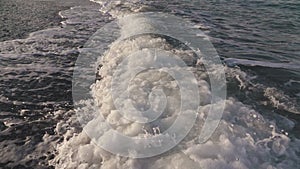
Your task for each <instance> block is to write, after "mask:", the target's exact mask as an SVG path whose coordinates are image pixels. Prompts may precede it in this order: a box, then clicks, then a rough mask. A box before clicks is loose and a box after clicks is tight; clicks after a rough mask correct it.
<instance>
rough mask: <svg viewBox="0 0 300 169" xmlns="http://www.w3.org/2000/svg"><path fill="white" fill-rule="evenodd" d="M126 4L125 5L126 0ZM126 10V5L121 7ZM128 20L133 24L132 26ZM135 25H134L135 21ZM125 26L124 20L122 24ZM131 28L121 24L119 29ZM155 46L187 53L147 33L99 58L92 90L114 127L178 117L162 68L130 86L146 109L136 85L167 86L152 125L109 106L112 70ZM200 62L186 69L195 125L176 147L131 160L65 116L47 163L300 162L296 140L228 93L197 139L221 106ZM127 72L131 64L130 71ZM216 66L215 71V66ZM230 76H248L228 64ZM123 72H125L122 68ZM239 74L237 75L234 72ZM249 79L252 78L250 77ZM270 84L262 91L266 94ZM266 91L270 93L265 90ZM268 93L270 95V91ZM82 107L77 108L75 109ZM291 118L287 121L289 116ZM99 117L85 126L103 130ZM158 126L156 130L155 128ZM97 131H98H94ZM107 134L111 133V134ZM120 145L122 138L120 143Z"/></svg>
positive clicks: (142, 131)
mask: <svg viewBox="0 0 300 169" xmlns="http://www.w3.org/2000/svg"><path fill="white" fill-rule="evenodd" d="M95 2H99V3H102V5H104V6H108V5H109V4H107V3H103V2H104V1H99V0H97V1H96V0H95ZM111 3H113V4H114V6H113V7H112V9H115V7H116V6H120V5H122V1H111ZM125 7H126V4H125ZM125 11H126V10H125ZM122 12H124V11H119V13H117V10H115V11H114V12H113V14H114V15H118V16H120V15H123V14H120V13H122ZM127 24H129V25H127V26H128V28H130V27H138V26H139V24H138V23H136V22H127ZM130 24H131V25H130ZM133 24H134V25H133ZM124 27H126V25H124ZM128 31H130V30H126V29H123V34H126V33H128ZM146 47H148V48H159V49H163V50H167V51H169V52H173V53H180V55H189V51H180V50H177V49H173V48H172V46H171V45H170V44H168V43H167V42H166V40H165V39H163V38H159V37H151V36H141V37H137V38H135V39H132V40H126V41H123V42H121V43H117V44H112V45H111V46H110V49H109V51H107V52H106V53H105V55H104V56H103V57H102V60H101V64H102V65H103V66H102V67H101V69H100V71H99V74H100V75H101V77H102V79H101V80H99V81H97V82H96V83H95V84H94V85H93V86H92V94H93V96H94V99H95V101H96V103H97V106H98V108H99V109H100V111H99V112H100V113H101V115H102V116H103V117H105V119H106V122H109V123H110V124H111V125H112V126H113V128H114V130H117V131H118V132H120V133H123V134H125V135H128V136H143V137H147V136H151V135H155V134H159V133H161V132H163V131H164V130H165V129H166V128H168V127H169V126H170V124H172V122H173V121H174V119H175V118H176V111H177V110H178V107H176V106H177V105H178V95H177V94H176V93H177V92H176V91H178V88H177V86H176V85H174V84H175V83H173V82H174V81H173V80H172V78H170V77H169V76H168V75H166V74H163V73H160V72H152V73H151V74H147V72H146V73H142V74H140V76H138V78H137V79H135V80H133V82H132V88H131V90H132V91H135V92H139V95H138V96H141V98H137V99H136V103H137V104H139V105H140V106H141V107H143V108H146V107H147V106H148V105H147V103H145V102H143V100H145V97H146V95H143V92H144V91H143V90H140V91H139V90H138V89H139V85H140V84H141V85H142V86H143V84H145V85H144V86H143V88H142V89H149V90H150V89H151V87H149V86H147V84H149V82H151V83H155V82H157V81H158V80H160V82H159V83H161V85H162V86H165V87H166V88H167V91H170V92H169V93H167V97H168V99H169V103H170V104H169V105H167V108H166V111H165V113H166V115H165V116H162V117H160V119H159V120H158V122H157V123H156V124H155V125H152V124H147V125H141V124H139V123H135V122H131V121H129V120H128V119H125V118H124V117H122V116H120V114H119V113H118V110H116V109H115V107H114V105H113V100H112V96H111V90H110V89H111V87H110V82H111V80H112V76H113V73H114V71H115V70H116V68H117V66H118V65H119V64H120V62H121V61H122V60H123V59H124V56H128V55H129V54H130V53H133V52H135V51H138V50H140V49H143V48H146ZM198 63H199V65H198V66H194V67H190V68H188V69H189V70H190V71H193V72H194V73H195V75H196V78H197V81H198V87H199V91H200V95H201V103H200V105H201V106H202V107H201V109H200V111H199V115H198V118H197V120H196V124H195V125H194V127H193V129H192V130H191V132H190V133H189V135H188V136H187V137H186V138H185V139H184V140H183V141H182V142H181V143H180V144H179V145H178V146H177V147H175V148H174V149H172V150H171V151H169V152H168V153H165V154H163V155H159V156H155V157H151V158H147V159H131V158H127V157H121V156H118V155H115V154H112V153H109V152H107V151H105V150H103V149H102V148H100V147H99V146H97V145H96V144H94V141H95V140H91V139H90V137H89V136H87V134H86V133H85V132H84V131H81V132H79V131H78V130H76V129H75V127H74V126H76V125H78V124H76V116H75V114H74V115H73V116H72V118H70V119H68V122H67V124H64V123H63V122H61V123H59V124H58V125H57V133H61V134H64V137H65V139H64V141H63V142H62V143H61V144H60V145H59V146H58V147H57V151H58V154H57V156H56V157H55V159H54V160H53V161H51V164H54V165H55V166H56V168H59V169H64V168H66V169H67V168H70V169H71V168H84V169H92V168H101V169H125V168H134V169H157V168H163V169H174V168H180V169H185V168H186V169H194V168H195V169H198V168H202V169H211V168H216V169H250V168H257V169H265V168H268V169H271V168H277V169H283V168H287V169H295V168H297V167H298V166H299V165H300V164H299V156H298V155H297V153H298V152H299V151H300V146H299V145H300V144H299V143H300V142H299V140H297V139H295V138H293V139H291V138H290V137H288V136H286V135H285V134H281V133H280V129H279V128H278V127H277V126H276V122H273V120H272V119H268V118H265V117H263V116H262V114H261V113H260V112H258V111H256V110H254V109H253V108H251V107H250V106H247V105H244V104H243V103H241V102H240V101H238V100H236V99H234V98H229V99H228V100H227V101H226V108H225V111H224V114H223V118H222V120H221V123H220V125H219V127H218V128H217V130H216V132H215V133H214V134H213V136H212V137H211V138H210V139H209V141H207V142H205V143H203V144H200V143H199V142H198V136H199V135H200V132H201V128H202V127H203V123H204V120H205V117H207V114H208V111H209V109H210V108H211V106H219V105H212V104H210V99H211V98H210V97H211V91H210V89H209V85H208V84H209V82H208V81H207V79H208V77H207V74H206V73H205V72H203V71H201V66H200V65H201V61H198ZM127 71H130V67H128V70H127ZM216 71H217V70H216ZM226 71H227V73H228V74H230V75H229V76H232V77H229V78H236V79H238V80H239V82H240V87H241V88H246V87H247V86H248V84H247V80H246V79H247V77H246V76H247V75H246V74H245V73H244V72H242V71H239V70H234V71H236V72H238V73H233V70H232V69H229V68H227V69H226ZM124 73H126V72H124ZM237 75H238V77H237ZM249 83H250V82H249ZM269 91H270V89H268V90H267V91H266V93H269ZM267 95H268V94H267ZM268 96H269V95H268ZM92 103H93V101H90V100H88V101H86V102H85V104H86V107H85V108H86V109H89V108H92V107H90V106H91V105H92ZM78 111H80V110H78ZM287 121H288V122H289V120H288V119H287ZM102 122H103V121H100V120H99V119H93V120H91V121H90V122H89V123H88V124H87V125H86V129H94V132H95V133H97V132H103V130H102V129H101V128H99V124H101V123H102ZM157 127H158V129H159V131H158V130H157ZM98 135H99V134H98ZM109 139H111V138H109ZM120 146H122V143H120Z"/></svg>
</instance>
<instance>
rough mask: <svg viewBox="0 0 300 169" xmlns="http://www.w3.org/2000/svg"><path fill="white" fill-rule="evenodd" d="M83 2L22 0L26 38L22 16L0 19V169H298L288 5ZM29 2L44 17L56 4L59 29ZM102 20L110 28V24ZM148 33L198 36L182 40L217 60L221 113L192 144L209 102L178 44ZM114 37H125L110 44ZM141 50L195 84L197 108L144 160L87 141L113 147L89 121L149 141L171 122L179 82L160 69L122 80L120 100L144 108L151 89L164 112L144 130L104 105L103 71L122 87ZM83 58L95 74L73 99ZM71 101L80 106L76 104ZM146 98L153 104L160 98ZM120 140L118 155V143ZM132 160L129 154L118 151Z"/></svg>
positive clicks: (298, 57) (297, 66)
mask: <svg viewBox="0 0 300 169" xmlns="http://www.w3.org/2000/svg"><path fill="white" fill-rule="evenodd" d="M13 2H14V1H12V2H10V3H13ZM15 2H16V3H13V4H14V5H13V6H14V9H16V10H17V11H19V10H18V5H20V3H21V1H15ZM22 2H23V1H22ZM94 2H95V3H91V2H87V1H82V2H81V1H79V0H78V1H70V2H69V1H68V2H67V1H65V2H58V1H50V0H48V1H45V2H43V1H42V2H41V1H36V2H35V1H31V2H30V3H29V2H23V3H24V4H27V6H31V7H32V8H30V7H28V9H32V10H33V11H37V15H34V14H32V16H35V17H37V18H39V19H38V20H35V19H34V22H32V23H30V24H28V25H27V26H25V28H26V29H25V32H28V34H27V35H28V36H26V34H24V30H22V28H20V25H22V23H24V22H27V21H26V19H24V21H23V22H22V21H20V19H18V18H22V16H21V15H22V11H19V12H20V14H18V13H17V14H15V15H16V16H13V17H12V16H11V18H15V21H14V20H11V21H9V20H3V21H2V22H1V23H3V25H4V23H5V26H4V27H3V28H1V31H0V32H1V33H0V35H1V42H0V75H1V76H0V89H1V90H0V149H1V152H0V168H4V169H5V168H22V169H23V168H24V169H26V168H58V169H61V168H84V169H86V168H101V169H123V168H133V169H152V168H153V169H154V168H155V169H157V168H161V169H165V168H166V169H168V168H170V169H173V168H180V169H184V168H187V169H194V168H195V169H196V168H197V169H198V168H199V169H202V168H203V169H209V168H216V169H252V168H253V169H258V168H261V169H265V168H267V169H273V168H274V169H275V168H276V169H283V168H287V169H295V168H299V166H300V140H299V139H300V137H299V134H300V133H299V129H300V125H299V123H300V116H299V114H300V104H299V103H300V98H299V97H300V53H299V49H300V32H299V31H300V30H299V27H300V25H299V24H300V18H299V16H300V2H299V1H297V0H287V1H280V0H270V1H260V0H255V1H254V0H249V1H246V0H245V1H236V0H228V1H222V0H219V1H202V0H189V1H186V0H172V1H171V0H168V1H166V0H157V1H156V0H153V1H144V0H120V1H109V0H94ZM10 3H5V1H1V2H0V4H1V7H0V8H1V15H4V16H6V15H5V12H3V11H5V10H7V8H6V6H9V8H10V7H11V4H10ZM2 4H3V5H2ZM5 5H6V6H5ZM36 5H40V6H43V7H42V8H36V9H45V10H47V5H55V6H57V7H55V8H51V10H49V13H51V14H49V13H48V15H47V17H48V16H49V15H51V16H52V17H54V15H52V12H53V13H55V12H56V11H58V10H57V9H56V8H59V9H62V10H61V11H60V12H59V15H58V16H60V17H61V20H62V22H61V23H57V21H58V22H59V21H61V20H60V19H58V18H57V16H56V17H54V18H55V19H49V18H46V15H45V16H44V15H41V14H42V13H43V12H42V11H43V10H41V11H39V10H34V9H35V8H34V6H36ZM20 6H21V5H20ZM70 6H73V7H72V8H69V7H70ZM67 8H68V9H67ZM4 9H5V10H4ZM21 9H24V8H21ZM25 9H27V8H25ZM53 9H55V10H53ZM25 11H26V10H25ZM141 12H143V13H145V12H154V13H159V12H161V13H159V14H160V15H159V16H176V17H177V18H180V21H182V22H184V23H185V22H188V23H190V25H191V26H192V27H188V28H190V29H186V30H181V28H185V27H184V24H182V23H181V22H173V23H172V24H171V26H170V25H167V24H166V23H164V22H162V24H158V26H157V25H156V26H155V24H157V23H156V20H155V19H153V18H152V17H151V16H152V15H146V14H143V15H139V13H141ZM24 13H27V12H24ZM162 13H164V14H168V15H162ZM132 14H133V15H132ZM134 14H137V15H134ZM155 16H156V15H155ZM24 17H25V16H24ZM30 17H31V16H30ZM30 17H29V18H30ZM44 17H45V18H44ZM124 17H125V19H124ZM158 18H159V17H158ZM170 18H172V17H167V20H168V19H170ZM48 19H49V20H50V21H49V22H48ZM175 20H176V19H175ZM114 21H118V22H119V23H120V24H119V25H113V24H112V25H110V23H114ZM176 21H178V20H176ZM164 24H165V25H164ZM107 26H108V27H107ZM37 27H38V28H37ZM160 27H167V28H168V29H166V30H167V32H168V31H169V32H176V31H177V30H178V31H182V32H180V36H184V34H186V35H189V36H190V37H193V38H192V39H201V38H203V36H204V35H199V34H194V31H195V32H197V31H201V32H202V33H204V34H205V38H208V39H209V40H210V41H211V42H212V44H213V45H214V47H215V49H216V52H217V53H218V55H219V57H220V59H221V62H222V63H221V64H217V65H216V66H215V67H214V69H213V70H214V71H212V75H214V74H217V73H218V71H224V72H225V78H226V89H227V95H226V99H225V101H224V105H225V107H224V112H223V114H222V118H221V120H220V123H219V126H218V127H217V128H216V130H215V132H214V133H213V134H212V136H211V137H210V138H209V140H206V141H205V142H204V143H199V142H198V138H199V135H201V128H203V127H204V124H205V119H206V117H207V116H208V114H209V111H210V108H211V107H219V106H220V105H221V104H218V103H211V98H212V95H213V92H212V90H211V88H212V86H211V85H212V83H211V81H209V77H208V74H207V73H205V70H206V69H205V68H204V67H203V65H202V64H201V63H202V60H201V58H196V59H195V57H194V53H193V52H192V51H191V50H190V49H187V48H185V47H180V44H178V41H177V42H176V40H175V42H174V40H173V41H172V39H171V40H170V37H166V36H157V35H153V33H152V34H149V33H143V32H147V31H149V32H150V31H152V32H153V31H154V32H156V31H157V29H158V28H160ZM170 27H173V29H171V28H170ZM106 28H108V29H106ZM187 30H191V31H187ZM7 31H8V32H12V33H11V34H10V33H7ZM33 31H35V32H33ZM5 32H6V33H5ZM29 32H31V33H29ZM139 32H142V33H141V34H140V35H139V36H132V35H134V34H136V33H139ZM120 37H123V38H124V39H125V40H123V41H118V38H120ZM128 37H129V38H128ZM195 41H196V40H195ZM196 42H197V41H196ZM181 45H182V44H181ZM186 45H187V46H188V44H186ZM178 46H179V47H178ZM183 46H184V45H183ZM153 48H154V49H158V50H163V51H167V53H169V54H170V53H172V54H176V55H177V56H179V58H181V59H182V60H184V61H185V63H186V64H187V65H188V66H187V67H184V69H180V70H181V71H186V70H188V71H190V72H193V74H194V75H195V76H196V82H197V84H198V87H197V89H198V91H199V95H200V101H199V111H198V115H197V118H196V119H194V120H195V124H194V125H193V126H192V128H191V129H190V131H189V132H188V134H187V136H186V137H184V139H183V140H180V141H179V143H178V145H177V146H175V147H174V148H172V149H171V150H169V151H167V152H165V153H163V154H159V155H157V156H153V157H148V158H130V157H124V156H120V155H122V153H119V155H116V154H114V153H112V152H109V151H107V149H106V150H105V149H103V148H101V146H99V145H98V144H97V140H100V141H104V142H107V141H108V142H113V138H111V137H108V138H107V137H104V136H105V132H106V129H105V126H103V125H100V124H104V122H105V121H106V122H109V123H110V124H111V126H112V127H113V129H114V130H115V131H118V132H119V133H122V134H123V135H127V136H130V137H137V136H143V137H144V136H149V135H150V136H155V135H159V136H160V135H163V133H164V132H165V131H166V130H167V129H168V128H169V127H170V126H171V124H172V123H175V122H176V118H177V117H178V116H177V114H178V111H179V109H180V106H179V105H180V104H181V103H180V102H179V101H180V94H178V92H180V90H179V89H180V85H179V84H177V85H176V79H174V78H172V77H170V76H169V75H167V74H166V73H162V72H163V69H159V70H158V71H150V72H142V73H140V74H138V75H137V77H136V78H135V79H133V80H132V81H131V82H130V85H131V87H130V92H131V94H133V95H136V96H137V97H133V100H134V106H135V107H136V108H138V109H148V108H149V103H147V102H145V100H147V98H148V94H149V90H152V89H153V86H155V87H157V88H158V89H160V88H163V91H164V92H165V95H164V97H166V98H167V99H166V100H167V104H166V105H165V106H166V107H165V108H166V109H165V111H164V114H163V115H162V116H160V117H158V119H156V121H154V122H151V123H147V124H145V125H143V124H141V123H138V122H132V121H130V120H129V121H128V119H126V118H125V119H124V118H123V117H122V116H120V110H123V109H127V108H128V109H129V108H130V107H129V106H128V105H129V104H127V102H124V104H121V105H120V106H121V107H122V109H118V107H117V106H116V105H113V101H112V100H113V98H114V97H117V96H118V95H120V96H122V94H123V93H122V92H123V91H122V89H123V88H122V87H120V88H117V89H118V90H111V87H110V82H111V81H112V79H113V76H114V72H119V73H121V74H120V75H119V76H118V77H120V79H122V78H123V79H125V80H126V79H127V80H128V77H127V76H129V75H131V73H132V72H134V71H136V70H135V69H134V68H136V67H139V66H142V67H143V66H147V65H145V64H146V63H148V62H147V61H149V59H150V60H151V57H150V56H151V50H150V51H148V49H153ZM204 50H205V49H204ZM90 51H96V53H92V52H90ZM138 51H142V52H145V53H146V54H145V53H142V54H139V55H138V56H140V55H143V56H144V57H142V58H140V57H136V58H135V59H130V57H129V59H128V60H127V62H125V65H124V67H123V68H124V69H121V70H119V67H118V66H119V65H121V64H123V62H121V61H122V60H125V59H126V56H129V55H130V54H131V53H135V52H138ZM97 52H98V53H97ZM147 53H150V55H149V56H148V55H147ZM90 54H92V56H93V57H91V58H94V59H95V60H94V62H93V66H94V67H98V70H97V72H96V73H95V74H97V77H96V78H97V80H95V81H91V82H89V81H88V80H87V81H86V83H87V89H88V90H87V91H86V93H89V94H90V95H91V98H90V99H87V98H85V97H77V96H76V95H74V86H75V87H76V84H74V77H73V73H74V67H75V66H76V61H77V64H78V60H77V59H78V58H83V59H85V58H89V57H90ZM98 54H101V55H99V56H98ZM95 55H96V57H95ZM133 58H134V57H133ZM88 61H91V60H88ZM161 63H164V62H161ZM127 64H128V65H127ZM79 66H80V65H79ZM213 66H214V65H213ZM79 70H81V69H79ZM84 71H85V70H84ZM84 71H83V72H84ZM86 71H88V70H86ZM77 73H78V72H77ZM79 73H81V72H79ZM75 76H76V71H75ZM86 79H88V78H86ZM72 81H73V88H72ZM116 82H118V83H116V84H119V83H120V82H119V81H116ZM153 84H155V85H153ZM85 85H86V84H85ZM222 85H224V84H222ZM90 86H91V87H90ZM89 87H90V88H89ZM222 87H224V86H220V88H222ZM72 89H73V91H72ZM155 89H156V88H155ZM159 91H160V90H157V92H158V93H154V94H159ZM72 92H73V95H72ZM187 92H189V91H187ZM75 94H76V93H75ZM181 95H183V94H181ZM72 96H73V97H72ZM192 96H193V94H192V93H190V96H189V97H188V96H187V98H186V99H187V100H191V101H189V103H192V99H193V98H192ZM74 97H76V98H77V100H76V99H75V100H74ZM150 98H151V97H150ZM76 101H79V103H80V107H78V106H76V105H78V103H77V102H76ZM152 101H153V102H154V103H156V105H158V107H159V105H160V103H159V102H160V100H159V101H158V102H157V100H155V99H154V100H152ZM121 103H123V101H122V100H121ZM95 107H96V108H97V110H95ZM86 111H87V112H88V113H90V112H92V113H94V112H98V111H99V113H98V114H100V115H102V116H103V117H104V120H103V119H99V118H97V117H98V116H94V115H92V117H88V118H87V119H83V118H81V116H79V118H78V114H79V115H80V113H82V112H83V114H84V113H85V112H86ZM96 114H97V113H96ZM121 114H122V112H121ZM122 115H123V114H122ZM125 115H126V114H125ZM186 116H189V114H188V113H187V114H186ZM84 117H86V116H84ZM128 118H130V117H128ZM148 118H150V117H148ZM189 120H191V119H189ZM80 122H83V123H84V125H83V126H82V125H81V124H80ZM182 128H184V127H182ZM83 129H84V130H83ZM182 131H183V132H184V131H185V130H182ZM91 132H92V133H93V134H94V135H93V136H94V138H93V137H92V139H91V137H89V136H91V135H90V133H91ZM95 133H96V134H95ZM178 134H179V135H180V133H178ZM95 140H96V141H95ZM95 143H96V144H95ZM120 144H121V145H122V146H123V148H124V147H125V146H126V144H125V143H120ZM122 146H121V148H120V149H121V150H122V152H123V153H125V154H126V152H127V150H126V149H125V150H124V149H122ZM126 148H127V147H126ZM127 153H128V152H127ZM136 154H137V152H129V153H128V154H127V155H128V156H134V155H136Z"/></svg>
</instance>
